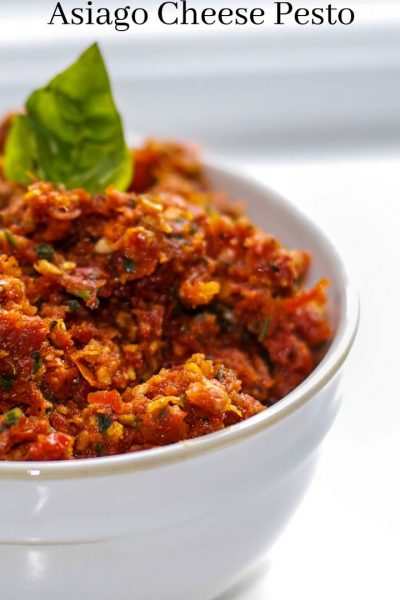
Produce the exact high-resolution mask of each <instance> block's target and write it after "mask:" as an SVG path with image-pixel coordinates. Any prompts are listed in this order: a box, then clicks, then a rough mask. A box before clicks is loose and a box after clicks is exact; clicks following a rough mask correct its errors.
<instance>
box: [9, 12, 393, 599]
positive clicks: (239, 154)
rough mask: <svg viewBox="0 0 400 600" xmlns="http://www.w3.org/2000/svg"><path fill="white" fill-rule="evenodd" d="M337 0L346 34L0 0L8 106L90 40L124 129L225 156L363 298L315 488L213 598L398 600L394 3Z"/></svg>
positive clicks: (15, 102)
mask: <svg viewBox="0 0 400 600" xmlns="http://www.w3.org/2000/svg"><path fill="white" fill-rule="evenodd" d="M293 1H294V2H296V4H297V5H298V6H302V5H304V6H305V5H314V6H316V5H324V4H325V2H324V0H318V1H317V0H316V1H315V2H314V1H313V2H311V1H310V0H303V1H301V0H293ZM193 3H194V4H199V5H203V6H207V5H215V4H221V5H223V4H225V5H228V4H229V5H231V4H232V3H228V2H225V3H224V2H219V0H218V1H217V0H216V1H213V2H211V0H210V2H205V1H204V2H203V1H201V2H200V0H194V2H193ZM68 4H73V5H76V6H78V5H82V4H85V3H84V2H77V1H75V2H69V0H66V1H65V2H63V5H65V6H67V5H68ZM100 4H107V6H112V5H124V4H125V3H121V2H115V1H110V2H107V3H106V2H103V3H100ZM138 4H140V5H151V4H153V5H154V4H156V3H155V2H153V1H152V0H144V1H143V2H141V3H138ZM241 4H242V5H246V4H251V5H253V6H256V5H259V4H260V2H248V1H246V0H243V2H242V3H241ZM336 4H338V5H339V4H340V5H342V6H353V7H354V8H355V10H356V11H357V22H356V23H355V24H354V26H352V27H350V28H346V29H343V28H341V29H339V28H323V29H320V28H318V29H313V28H299V27H290V26H288V27H286V28H284V29H281V30H279V31H278V30H277V29H276V28H271V27H270V28H266V29H263V30H257V31H256V30H254V29H245V30H240V31H231V30H229V31H223V32H222V31H215V30H194V29H192V28H189V29H187V30H175V31H174V32H173V33H171V32H170V31H166V30H164V29H160V28H157V27H150V28H148V29H146V30H142V31H141V32H135V33H133V32H129V33H123V34H115V32H114V33H113V32H112V31H105V30H104V29H101V30H93V29H90V28H84V29H79V30H74V29H71V28H62V27H58V28H54V29H50V28H49V27H48V26H46V24H45V22H46V19H47V16H48V14H49V12H50V11H51V8H52V7H54V5H55V2H53V0H37V1H34V0H31V1H29V2H28V1H27V0H14V1H13V2H11V0H10V1H8V0H0V110H1V111H2V112H4V111H6V110H8V109H10V108H13V107H15V106H20V105H21V104H22V102H23V99H24V98H25V97H26V95H27V94H28V93H29V91H30V90H31V89H32V88H33V87H34V86H38V85H41V84H43V83H44V82H45V81H46V80H47V79H48V78H49V77H50V76H51V75H52V74H54V73H55V72H56V71H57V70H60V69H61V68H62V67H63V66H65V65H66V64H68V63H69V62H71V60H72V59H73V58H74V57H75V56H76V55H77V54H78V53H79V52H80V51H81V50H82V49H83V48H84V47H85V45H87V43H88V42H89V41H90V42H92V41H94V40H96V39H97V40H100V42H101V44H102V46H103V49H104V51H105V54H106V57H107V61H108V63H109V65H110V69H111V71H112V74H113V80H114V82H115V92H116V96H117V99H118V103H119V105H120V106H121V109H122V111H123V114H124V118H125V121H126V124H127V129H128V130H129V131H130V132H131V133H133V134H136V133H152V134H154V135H165V136H169V137H171V136H173V137H179V138H182V139H192V140H198V141H200V142H201V143H203V144H204V145H205V146H206V147H210V148H211V149H213V150H217V151H220V152H223V153H226V154H229V155H232V156H235V157H236V159H237V160H238V161H239V163H240V168H243V169H247V170H248V171H249V172H251V173H252V174H253V175H254V176H256V177H258V178H260V179H261V180H263V181H265V182H266V183H267V184H268V185H269V186H271V187H273V188H275V189H276V190H278V191H279V192H280V193H282V194H283V195H285V196H286V197H288V198H289V199H291V200H292V201H293V202H294V203H295V204H296V205H298V206H300V207H301V208H302V209H303V210H304V211H305V212H307V213H308V214H309V215H310V216H311V217H312V218H313V219H314V220H315V221H316V222H317V223H319V224H320V225H321V226H322V227H323V229H324V230H325V231H326V232H327V233H328V234H329V235H330V237H331V238H332V239H333V241H334V242H335V243H336V245H337V246H338V248H339V249H340V250H341V251H342V253H343V255H344V256H345V259H346V262H347V263H348V264H349V266H350V267H351V269H352V272H353V277H354V282H355V284H356V286H357V287H358V289H359V290H360V294H361V306H362V319H361V326H360V332H359V336H358V339H357V342H356V345H355V348H354V351H353V353H352V355H351V357H350V359H349V361H348V364H347V370H346V386H345V398H344V404H343V408H342V411H341V413H340V415H339V417H338V419H337V421H336V424H335V426H334V428H333V430H332V431H331V433H330V434H329V436H328V438H327V440H326V442H325V444H324V446H323V450H322V455H321V460H320V464H319V469H318V471H317V475H316V478H315V480H314V483H313V485H312V487H311V489H310V491H309V493H308V494H307V496H306V498H305V499H304V502H303V504H302V506H301V508H300V510H299V512H298V513H297V514H296V516H295V517H294V519H293V521H292V523H291V525H290V526H289V527H288V529H287V531H286V532H285V533H284V535H283V536H282V538H281V539H280V540H279V541H278V543H277V545H276V547H275V548H274V549H273V550H272V552H271V554H270V557H269V558H268V559H267V561H264V562H262V563H261V565H260V566H259V567H258V568H257V570H256V571H255V572H254V573H252V574H251V575H249V577H248V578H247V579H246V580H244V581H243V582H241V584H240V585H239V586H237V587H236V589H234V590H231V591H229V592H227V593H226V594H224V595H223V596H222V597H221V598H220V599H219V600H293V599H294V598H296V600H377V599H378V600H398V599H399V598H400V583H399V577H398V575H397V571H398V562H399V557H400V548H399V545H400V517H399V514H400V493H399V489H400V466H399V465H400V390H399V387H400V386H399V379H400V377H399V373H400V367H399V365H400V319H399V311H400V300H399V293H400V272H399V271H400V2H399V0H392V1H391V2H373V1H372V0H371V1H369V2H362V3H361V2H354V1H351V0H343V2H336ZM116 600H118V599H116ZM138 600H140V599H138ZM160 600H162V599H160ZM188 600H190V599H188Z"/></svg>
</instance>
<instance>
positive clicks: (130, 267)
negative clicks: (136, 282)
mask: <svg viewBox="0 0 400 600" xmlns="http://www.w3.org/2000/svg"><path fill="white" fill-rule="evenodd" d="M122 262H123V264H124V269H125V271H126V272H127V273H134V272H135V271H136V265H135V263H134V262H133V260H131V259H130V258H126V256H123V257H122Z"/></svg>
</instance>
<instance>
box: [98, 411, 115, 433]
mask: <svg viewBox="0 0 400 600" xmlns="http://www.w3.org/2000/svg"><path fill="white" fill-rule="evenodd" d="M97 420H98V422H99V431H100V433H105V432H106V431H107V429H108V428H109V427H110V425H112V418H111V417H109V416H108V415H105V414H103V413H99V414H98V415H97Z"/></svg>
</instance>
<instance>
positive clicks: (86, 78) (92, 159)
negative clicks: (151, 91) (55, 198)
mask: <svg viewBox="0 0 400 600" xmlns="http://www.w3.org/2000/svg"><path fill="white" fill-rule="evenodd" d="M25 109H26V114H25V115H18V116H16V117H15V118H14V121H13V124H12V127H11V130H10V133H9V135H8V139H7V143H6V149H5V158H4V170H5V174H6V177H7V178H8V179H9V180H11V181H15V182H18V183H25V184H28V183H30V181H31V178H32V177H35V178H37V179H43V180H46V181H51V182H53V183H56V184H64V185H65V186H66V187H67V188H76V187H83V188H85V189H87V190H88V191H90V192H92V193H97V192H102V191H103V190H104V189H105V188H106V187H107V186H108V185H113V186H115V187H116V188H118V189H119V190H121V191H124V190H126V188H127V187H128V185H129V183H130V181H131V179H132V166H133V165H132V156H131V154H130V152H129V149H128V147H127V145H126V143H125V139H124V132H123V126H122V121H121V117H120V115H119V113H118V110H117V107H116V105H115V103H114V100H113V96H112V90H111V85H110V80H109V77H108V74H107V69H106V66H105V64H104V60H103V57H102V55H101V52H100V49H99V47H98V46H97V44H94V45H93V46H91V47H90V48H88V49H87V50H86V52H84V53H83V54H82V55H81V56H80V58H79V59H78V60H77V61H76V62H75V63H74V64H73V65H71V66H70V67H69V68H67V69H66V70H65V71H63V72H62V73H60V74H59V75H57V76H56V77H55V78H54V79H52V80H51V81H50V83H49V84H48V85H47V86H45V87H43V88H40V89H38V90H36V91H35V92H33V93H32V94H31V95H30V97H29V98H28V100H27V102H26V105H25Z"/></svg>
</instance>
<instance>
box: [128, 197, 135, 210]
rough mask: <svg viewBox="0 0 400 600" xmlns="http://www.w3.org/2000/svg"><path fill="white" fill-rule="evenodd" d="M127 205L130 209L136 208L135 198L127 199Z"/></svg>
mask: <svg viewBox="0 0 400 600" xmlns="http://www.w3.org/2000/svg"><path fill="white" fill-rule="evenodd" d="M128 204H129V206H130V207H131V208H136V205H137V201H136V200H135V198H129V200H128Z"/></svg>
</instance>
